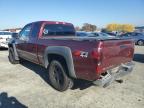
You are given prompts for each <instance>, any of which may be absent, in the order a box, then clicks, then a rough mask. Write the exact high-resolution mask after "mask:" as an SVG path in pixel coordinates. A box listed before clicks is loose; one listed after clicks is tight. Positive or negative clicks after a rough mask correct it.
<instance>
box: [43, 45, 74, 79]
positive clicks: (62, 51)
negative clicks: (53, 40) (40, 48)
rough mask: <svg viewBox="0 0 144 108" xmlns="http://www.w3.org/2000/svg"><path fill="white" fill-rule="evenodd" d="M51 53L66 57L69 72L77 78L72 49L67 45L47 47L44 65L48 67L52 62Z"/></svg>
mask: <svg viewBox="0 0 144 108" xmlns="http://www.w3.org/2000/svg"><path fill="white" fill-rule="evenodd" d="M51 55H57V56H60V57H62V58H64V60H65V62H66V65H67V69H68V74H69V76H70V77H72V78H76V74H75V70H74V64H73V57H72V53H71V49H70V48H69V47H65V46H50V47H47V48H46V49H45V52H44V66H45V68H47V67H48V66H49V63H50V61H49V60H50V59H51V58H50V57H51Z"/></svg>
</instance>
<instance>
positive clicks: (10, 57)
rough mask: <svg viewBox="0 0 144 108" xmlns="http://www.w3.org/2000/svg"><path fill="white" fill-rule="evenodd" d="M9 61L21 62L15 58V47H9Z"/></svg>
mask: <svg viewBox="0 0 144 108" xmlns="http://www.w3.org/2000/svg"><path fill="white" fill-rule="evenodd" d="M8 58H9V61H10V62H11V63H12V64H18V63H19V60H16V59H15V54H14V50H13V48H9V56H8Z"/></svg>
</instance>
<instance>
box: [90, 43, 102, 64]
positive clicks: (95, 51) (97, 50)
mask: <svg viewBox="0 0 144 108" xmlns="http://www.w3.org/2000/svg"><path fill="white" fill-rule="evenodd" d="M102 47H103V43H102V42H99V44H98V47H97V48H95V49H93V51H92V53H91V55H92V58H94V59H96V60H97V61H99V60H101V58H102Z"/></svg>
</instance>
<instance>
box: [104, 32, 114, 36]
mask: <svg viewBox="0 0 144 108" xmlns="http://www.w3.org/2000/svg"><path fill="white" fill-rule="evenodd" d="M106 34H108V35H111V36H116V34H115V33H112V32H106Z"/></svg>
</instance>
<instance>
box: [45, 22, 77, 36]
mask: <svg viewBox="0 0 144 108" xmlns="http://www.w3.org/2000/svg"><path fill="white" fill-rule="evenodd" d="M73 35H75V29H74V27H73V26H72V25H63V24H47V25H45V26H44V29H43V36H73Z"/></svg>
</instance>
